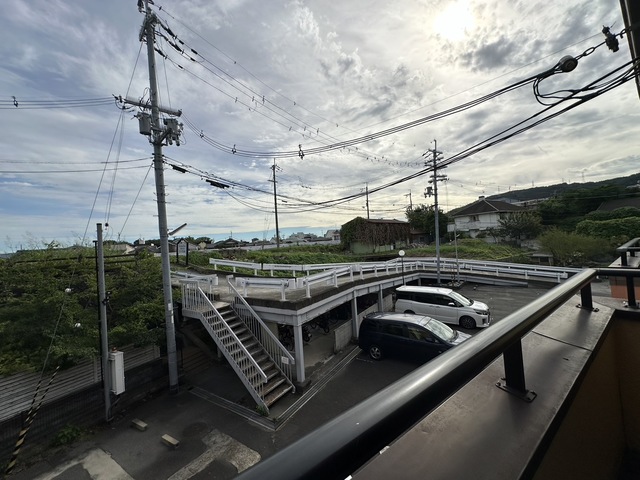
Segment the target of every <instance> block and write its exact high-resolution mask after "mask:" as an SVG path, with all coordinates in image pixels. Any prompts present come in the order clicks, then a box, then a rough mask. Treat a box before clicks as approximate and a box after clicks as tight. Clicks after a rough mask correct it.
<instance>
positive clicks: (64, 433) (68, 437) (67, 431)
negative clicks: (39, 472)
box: [51, 424, 84, 447]
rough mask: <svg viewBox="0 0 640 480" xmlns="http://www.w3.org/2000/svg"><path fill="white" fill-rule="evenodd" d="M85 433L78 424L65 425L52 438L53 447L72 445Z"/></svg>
mask: <svg viewBox="0 0 640 480" xmlns="http://www.w3.org/2000/svg"><path fill="white" fill-rule="evenodd" d="M83 434H84V430H83V429H82V428H81V427H78V426H76V425H70V424H69V425H65V426H64V427H63V428H62V429H61V430H60V431H59V432H58V433H57V434H56V436H55V437H54V438H53V440H51V446H52V447H62V446H64V445H70V444H72V443H73V442H75V441H76V440H78V439H79V438H80V437H82V435H83Z"/></svg>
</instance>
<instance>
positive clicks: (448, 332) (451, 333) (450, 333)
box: [425, 319, 458, 342]
mask: <svg viewBox="0 0 640 480" xmlns="http://www.w3.org/2000/svg"><path fill="white" fill-rule="evenodd" d="M425 327H426V328H427V329H428V330H429V331H430V332H431V333H433V334H434V335H435V336H437V337H438V338H440V339H442V340H444V341H445V342H452V341H454V340H455V339H456V337H457V336H458V332H457V331H456V330H454V329H452V328H450V327H448V326H446V325H445V324H444V323H442V322H439V321H437V320H434V319H430V320H429V321H428V322H427V323H426V324H425Z"/></svg>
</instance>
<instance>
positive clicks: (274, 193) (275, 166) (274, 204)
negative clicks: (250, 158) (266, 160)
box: [271, 158, 280, 248]
mask: <svg viewBox="0 0 640 480" xmlns="http://www.w3.org/2000/svg"><path fill="white" fill-rule="evenodd" d="M277 169H278V166H277V165H276V159H275V158H274V159H273V165H272V167H271V170H273V180H272V181H273V207H274V209H275V213H276V248H280V228H279V227H278V195H277V193H276V170H277Z"/></svg>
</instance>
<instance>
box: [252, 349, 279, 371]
mask: <svg viewBox="0 0 640 480" xmlns="http://www.w3.org/2000/svg"><path fill="white" fill-rule="evenodd" d="M249 354H250V355H251V356H252V357H253V359H254V360H255V361H256V363H257V364H258V365H260V368H263V367H262V366H263V365H264V364H266V363H269V362H271V359H270V358H269V355H267V354H266V353H264V350H262V349H260V348H259V349H255V350H249ZM272 363H273V362H272Z"/></svg>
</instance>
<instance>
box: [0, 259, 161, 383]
mask: <svg viewBox="0 0 640 480" xmlns="http://www.w3.org/2000/svg"><path fill="white" fill-rule="evenodd" d="M94 253H95V251H94V249H93V248H85V247H74V248H72V249H44V250H37V251H32V252H22V253H20V254H16V255H14V256H13V257H12V258H11V259H9V260H3V261H0V338H2V342H0V374H8V373H14V372H18V371H25V370H35V371H37V370H39V369H42V368H43V366H44V363H45V358H48V361H47V365H46V366H47V368H52V367H55V366H58V365H59V366H61V367H63V368H64V367H68V366H71V365H74V364H76V363H78V362H79V361H80V360H83V359H87V358H92V357H93V356H95V355H97V354H98V348H99V345H100V341H99V338H100V337H99V335H100V333H99V323H98V310H99V308H98V307H99V303H98V294H97V282H96V262H95V258H94ZM105 255H106V258H105V269H106V275H105V277H106V287H107V288H106V289H107V291H110V292H111V295H110V297H109V303H108V306H107V310H108V313H107V317H108V323H109V329H110V330H111V332H110V336H109V340H110V343H111V344H112V345H116V346H125V345H129V344H136V345H149V344H158V343H159V342H161V339H162V338H163V334H164V328H163V326H164V307H163V304H164V303H163V293H162V288H161V285H162V269H161V264H160V260H159V259H157V258H155V257H153V256H152V255H149V254H144V253H142V254H139V255H135V256H133V255H132V256H130V258H126V259H123V258H122V256H121V255H119V252H113V255H117V256H114V257H113V259H110V257H109V251H108V250H107V251H105ZM50 347H51V351H50V352H49V348H50ZM47 355H48V357H47Z"/></svg>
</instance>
